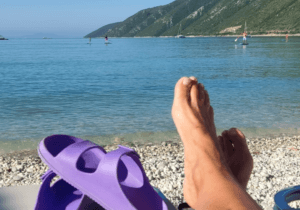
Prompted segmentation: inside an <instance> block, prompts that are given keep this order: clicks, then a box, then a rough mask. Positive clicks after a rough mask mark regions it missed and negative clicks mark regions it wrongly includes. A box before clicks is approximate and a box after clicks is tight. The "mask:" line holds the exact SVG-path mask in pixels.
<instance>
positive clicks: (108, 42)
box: [104, 42, 112, 44]
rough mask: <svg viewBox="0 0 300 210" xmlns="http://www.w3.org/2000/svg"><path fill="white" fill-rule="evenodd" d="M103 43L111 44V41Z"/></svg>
mask: <svg viewBox="0 0 300 210" xmlns="http://www.w3.org/2000/svg"><path fill="white" fill-rule="evenodd" d="M104 44H112V43H111V42H105V43H104Z"/></svg>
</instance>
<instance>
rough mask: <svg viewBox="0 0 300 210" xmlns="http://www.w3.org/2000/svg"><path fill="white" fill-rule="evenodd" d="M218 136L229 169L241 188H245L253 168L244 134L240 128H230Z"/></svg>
mask: <svg viewBox="0 0 300 210" xmlns="http://www.w3.org/2000/svg"><path fill="white" fill-rule="evenodd" d="M218 138H219V141H220V145H221V147H222V151H223V155H224V158H225V161H226V163H227V165H228V167H229V169H230V171H231V172H232V174H233V176H234V178H236V180H237V182H238V183H239V184H240V185H241V186H242V188H243V189H244V190H246V187H247V184H248V181H249V179H250V176H251V172H252V169H253V158H252V156H251V154H250V151H249V149H248V146H247V142H246V139H245V136H244V135H243V133H242V132H241V131H240V130H238V129H236V128H231V129H230V130H225V131H223V132H222V136H219V137H218ZM232 144H233V145H232Z"/></svg>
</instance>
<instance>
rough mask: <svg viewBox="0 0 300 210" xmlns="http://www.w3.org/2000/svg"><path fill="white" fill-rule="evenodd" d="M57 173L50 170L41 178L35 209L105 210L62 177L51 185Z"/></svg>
mask: <svg viewBox="0 0 300 210" xmlns="http://www.w3.org/2000/svg"><path fill="white" fill-rule="evenodd" d="M55 176H56V174H55V173H54V172H53V171H51V170H48V171H47V172H46V173H45V174H44V175H43V176H42V177H41V179H42V180H43V183H42V185H41V187H40V190H39V193H38V197H37V201H36V204H35V208H34V210H53V209H55V210H75V209H76V210H83V209H84V210H88V209H92V210H104V208H102V207H101V206H100V205H98V204H97V203H96V202H94V201H93V200H91V199H90V198H89V197H87V196H84V195H83V194H82V192H80V191H79V190H77V189H75V188H74V187H72V186H71V185H69V184H68V183H67V182H65V181H64V180H62V179H59V180H57V181H56V182H55V183H54V184H53V185H52V186H51V187H50V182H51V180H52V179H53V178H54V177H55Z"/></svg>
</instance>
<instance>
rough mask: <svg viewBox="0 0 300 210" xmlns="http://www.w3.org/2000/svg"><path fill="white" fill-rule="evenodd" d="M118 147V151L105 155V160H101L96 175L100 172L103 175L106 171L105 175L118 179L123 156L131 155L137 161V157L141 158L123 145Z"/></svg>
mask: <svg viewBox="0 0 300 210" xmlns="http://www.w3.org/2000/svg"><path fill="white" fill-rule="evenodd" d="M118 146H119V148H118V149H116V150H113V151H111V152H109V153H107V154H105V156H104V158H103V159H102V160H101V162H100V164H99V165H98V168H97V170H96V171H95V173H99V172H100V173H103V171H105V174H107V175H109V176H112V177H116V175H117V170H118V164H119V161H120V160H121V157H122V156H123V155H129V156H131V157H132V158H133V159H136V157H138V158H140V156H139V155H138V154H137V152H136V151H134V150H133V149H131V148H128V147H125V146H122V145H118ZM138 162H139V161H138Z"/></svg>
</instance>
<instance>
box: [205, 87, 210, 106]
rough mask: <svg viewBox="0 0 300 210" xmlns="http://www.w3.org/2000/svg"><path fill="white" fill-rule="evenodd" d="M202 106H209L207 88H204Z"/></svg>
mask: <svg viewBox="0 0 300 210" xmlns="http://www.w3.org/2000/svg"><path fill="white" fill-rule="evenodd" d="M204 106H206V107H209V106H210V102H209V95H208V92H207V90H204Z"/></svg>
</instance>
